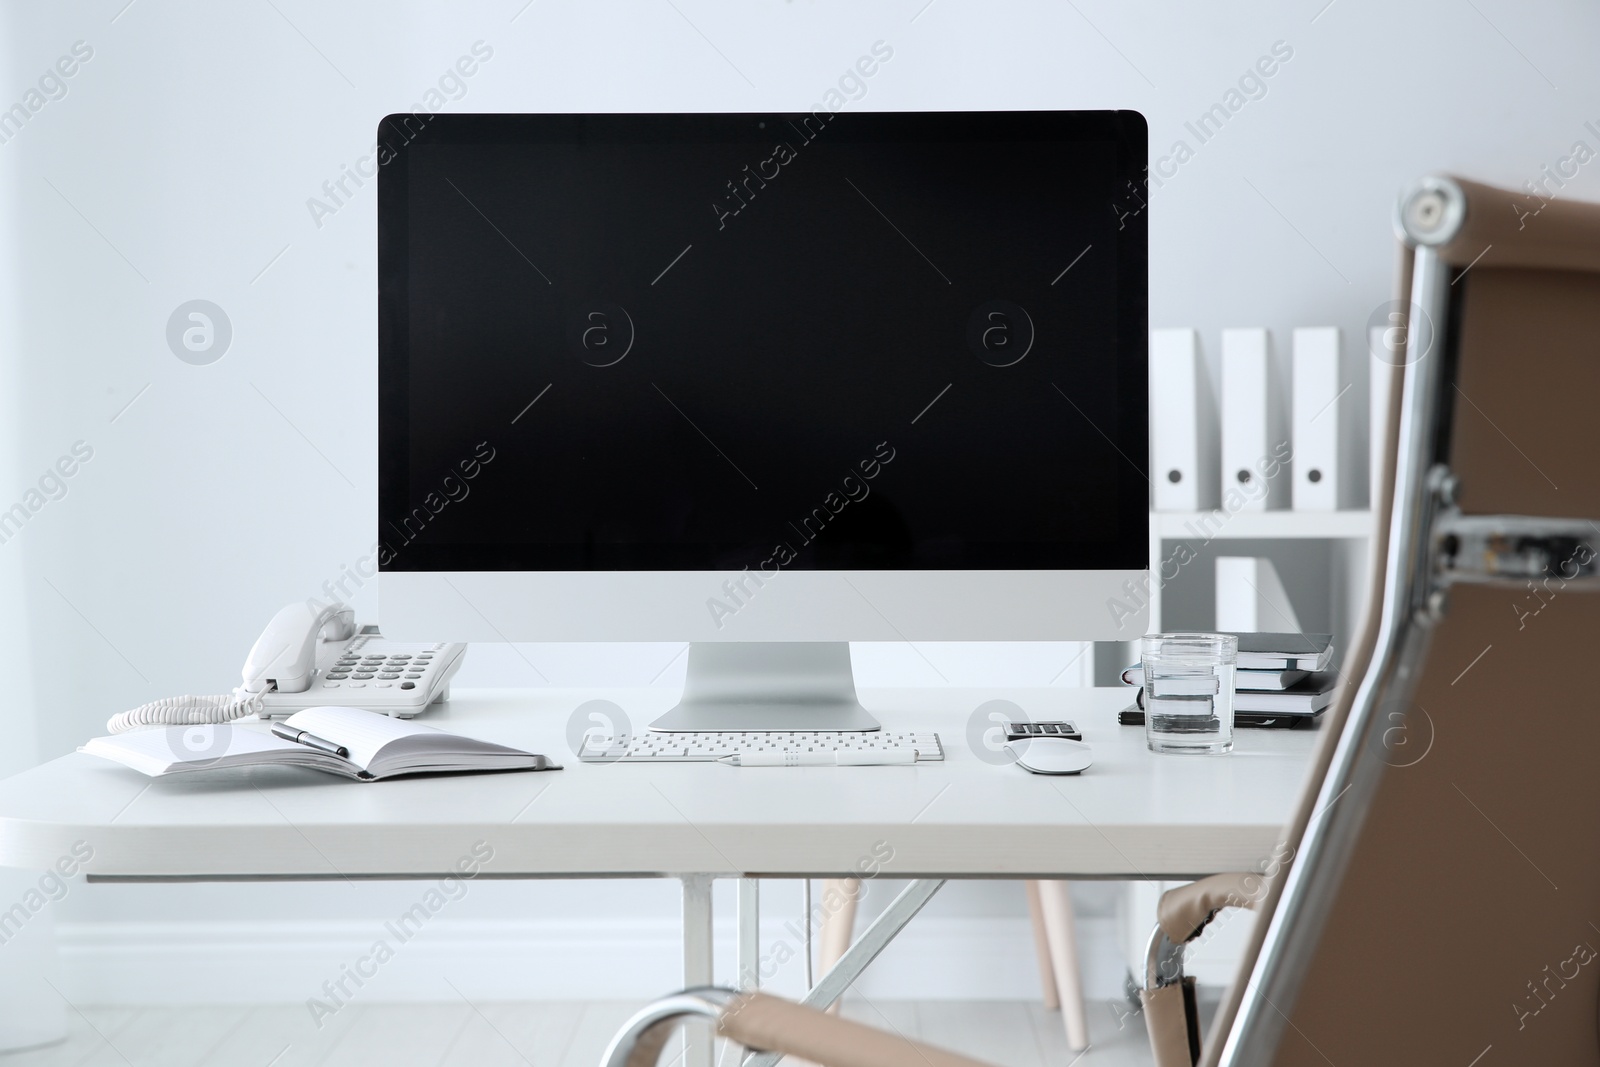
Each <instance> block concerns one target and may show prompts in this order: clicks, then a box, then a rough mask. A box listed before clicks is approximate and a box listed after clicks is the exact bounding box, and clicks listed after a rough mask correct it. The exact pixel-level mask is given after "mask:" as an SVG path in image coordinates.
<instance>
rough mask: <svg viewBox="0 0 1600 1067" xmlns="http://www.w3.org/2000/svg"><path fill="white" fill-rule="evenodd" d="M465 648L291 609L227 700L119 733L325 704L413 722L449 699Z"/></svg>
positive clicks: (132, 715) (266, 636) (152, 711)
mask: <svg viewBox="0 0 1600 1067" xmlns="http://www.w3.org/2000/svg"><path fill="white" fill-rule="evenodd" d="M466 652H467V646H466V645H463V644H456V643H450V644H443V643H441V644H398V643H396V642H393V641H385V640H384V639H383V636H382V635H381V634H380V633H378V628H377V627H376V626H370V625H369V626H361V627H359V628H358V627H357V626H356V621H355V612H354V611H352V610H351V609H350V608H348V607H346V606H345V605H343V604H340V603H337V602H335V603H332V604H326V605H318V604H315V603H313V602H307V603H304V604H290V605H289V606H287V607H285V608H284V609H283V610H282V611H280V612H278V613H277V614H276V615H274V616H273V617H272V621H271V622H270V623H268V624H267V628H266V630H265V631H264V632H263V633H262V634H261V636H260V637H259V638H257V639H256V643H255V647H253V648H251V649H250V655H249V656H248V657H247V658H246V659H245V661H244V669H243V671H242V674H243V682H242V684H241V685H240V686H239V688H237V689H235V690H234V691H233V692H232V693H229V694H224V695H221V696H181V697H169V698H167V699H165V700H155V701H151V702H150V703H149V704H145V705H142V706H140V707H137V708H134V709H133V710H132V711H125V712H123V713H122V714H120V715H116V716H113V717H112V718H111V721H110V722H108V723H107V724H106V727H107V729H109V730H110V731H111V732H112V733H114V734H115V733H122V732H123V731H124V730H131V729H133V728H134V727H136V726H155V725H183V726H186V725H190V724H193V723H207V722H228V721H230V720H232V719H238V718H241V717H243V716H245V715H251V714H254V715H259V716H260V717H261V718H263V719H271V718H275V717H278V716H286V715H291V714H293V713H294V712H296V711H299V710H300V709H301V708H310V707H316V706H318V705H324V704H337V705H341V706H345V707H352V706H353V707H361V708H366V709H367V710H369V711H381V712H385V713H387V714H389V715H396V716H400V717H402V718H410V717H411V716H413V715H416V714H418V713H419V712H422V711H424V710H426V709H427V707H428V705H429V704H432V703H434V702H435V701H442V700H448V699H449V698H450V679H451V678H452V677H454V676H455V673H456V671H458V670H460V668H461V661H462V659H463V658H464V657H465V656H466Z"/></svg>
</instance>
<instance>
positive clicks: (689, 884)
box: [683, 874, 713, 1067]
mask: <svg viewBox="0 0 1600 1067" xmlns="http://www.w3.org/2000/svg"><path fill="white" fill-rule="evenodd" d="M711 918H712V916H711V876H710V875H709V874H686V875H684V876H683V985H684V988H686V989H687V988H691V987H693V986H708V985H710V984H711V982H712V950H713V943H712V937H713V935H712V930H711ZM683 1063H684V1067H712V1047H711V1028H710V1026H709V1025H708V1024H707V1023H705V1022H703V1021H699V1020H695V1021H691V1022H689V1023H687V1024H686V1025H685V1026H684V1030H683Z"/></svg>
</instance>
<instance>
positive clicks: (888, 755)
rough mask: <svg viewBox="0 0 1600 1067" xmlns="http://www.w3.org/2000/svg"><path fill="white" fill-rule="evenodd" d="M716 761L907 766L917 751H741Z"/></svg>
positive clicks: (749, 764)
mask: <svg viewBox="0 0 1600 1067" xmlns="http://www.w3.org/2000/svg"><path fill="white" fill-rule="evenodd" d="M717 762H718V763H726V764H727V765H728V766H730V767H906V766H909V765H911V764H913V763H915V762H917V751H916V749H899V750H897V751H894V752H741V753H739V754H738V755H736V756H722V757H720V758H719V759H718V760H717Z"/></svg>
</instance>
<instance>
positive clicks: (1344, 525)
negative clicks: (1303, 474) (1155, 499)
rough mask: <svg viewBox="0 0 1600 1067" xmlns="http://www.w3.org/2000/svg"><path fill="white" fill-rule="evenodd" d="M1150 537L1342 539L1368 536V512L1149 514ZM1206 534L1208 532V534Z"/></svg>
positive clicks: (1176, 512) (1370, 516)
mask: <svg viewBox="0 0 1600 1067" xmlns="http://www.w3.org/2000/svg"><path fill="white" fill-rule="evenodd" d="M1150 525H1151V528H1152V530H1153V531H1154V534H1153V537H1156V538H1160V539H1162V540H1174V541H1178V540H1189V539H1197V538H1204V539H1210V538H1219V537H1220V538H1227V539H1229V540H1237V539H1252V538H1264V539H1279V538H1296V539H1298V538H1322V539H1326V540H1344V539H1354V538H1362V539H1365V538H1367V537H1370V536H1371V535H1372V532H1373V531H1372V512H1370V511H1236V512H1232V513H1231V514H1230V513H1229V512H1225V511H1152V512H1151V513H1150ZM1207 531H1210V532H1209V533H1208V532H1207Z"/></svg>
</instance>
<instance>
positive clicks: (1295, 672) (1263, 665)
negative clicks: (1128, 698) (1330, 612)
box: [1118, 633, 1339, 726]
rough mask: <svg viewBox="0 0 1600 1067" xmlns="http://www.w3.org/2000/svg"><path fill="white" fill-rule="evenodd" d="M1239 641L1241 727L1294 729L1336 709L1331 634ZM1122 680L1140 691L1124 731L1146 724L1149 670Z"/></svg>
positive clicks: (1236, 705)
mask: <svg viewBox="0 0 1600 1067" xmlns="http://www.w3.org/2000/svg"><path fill="white" fill-rule="evenodd" d="M1234 636H1236V637H1237V638H1238V639H1239V661H1238V669H1237V670H1236V671H1235V672H1234V695H1233V717H1234V723H1235V724H1236V725H1238V726H1295V725H1299V724H1303V723H1311V722H1315V721H1316V720H1317V719H1318V717H1320V716H1321V715H1322V713H1323V712H1324V711H1325V710H1327V707H1328V705H1329V704H1331V703H1333V694H1334V690H1335V689H1337V688H1338V684H1339V675H1338V672H1336V671H1332V670H1329V667H1331V666H1332V665H1333V636H1332V635H1331V634H1271V633H1252V634H1235V635H1234ZM1122 680H1123V681H1124V682H1127V683H1128V684H1129V685H1137V686H1139V687H1140V689H1139V692H1138V695H1137V696H1136V697H1135V699H1134V704H1135V706H1134V707H1132V708H1129V709H1128V710H1127V711H1124V712H1123V713H1122V715H1121V716H1120V717H1119V719H1118V721H1119V722H1121V723H1122V724H1123V725H1140V724H1142V723H1143V722H1144V700H1145V694H1144V688H1143V686H1144V665H1143V664H1141V663H1135V664H1134V665H1133V666H1131V667H1129V668H1128V669H1127V670H1125V671H1123V672H1122Z"/></svg>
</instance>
